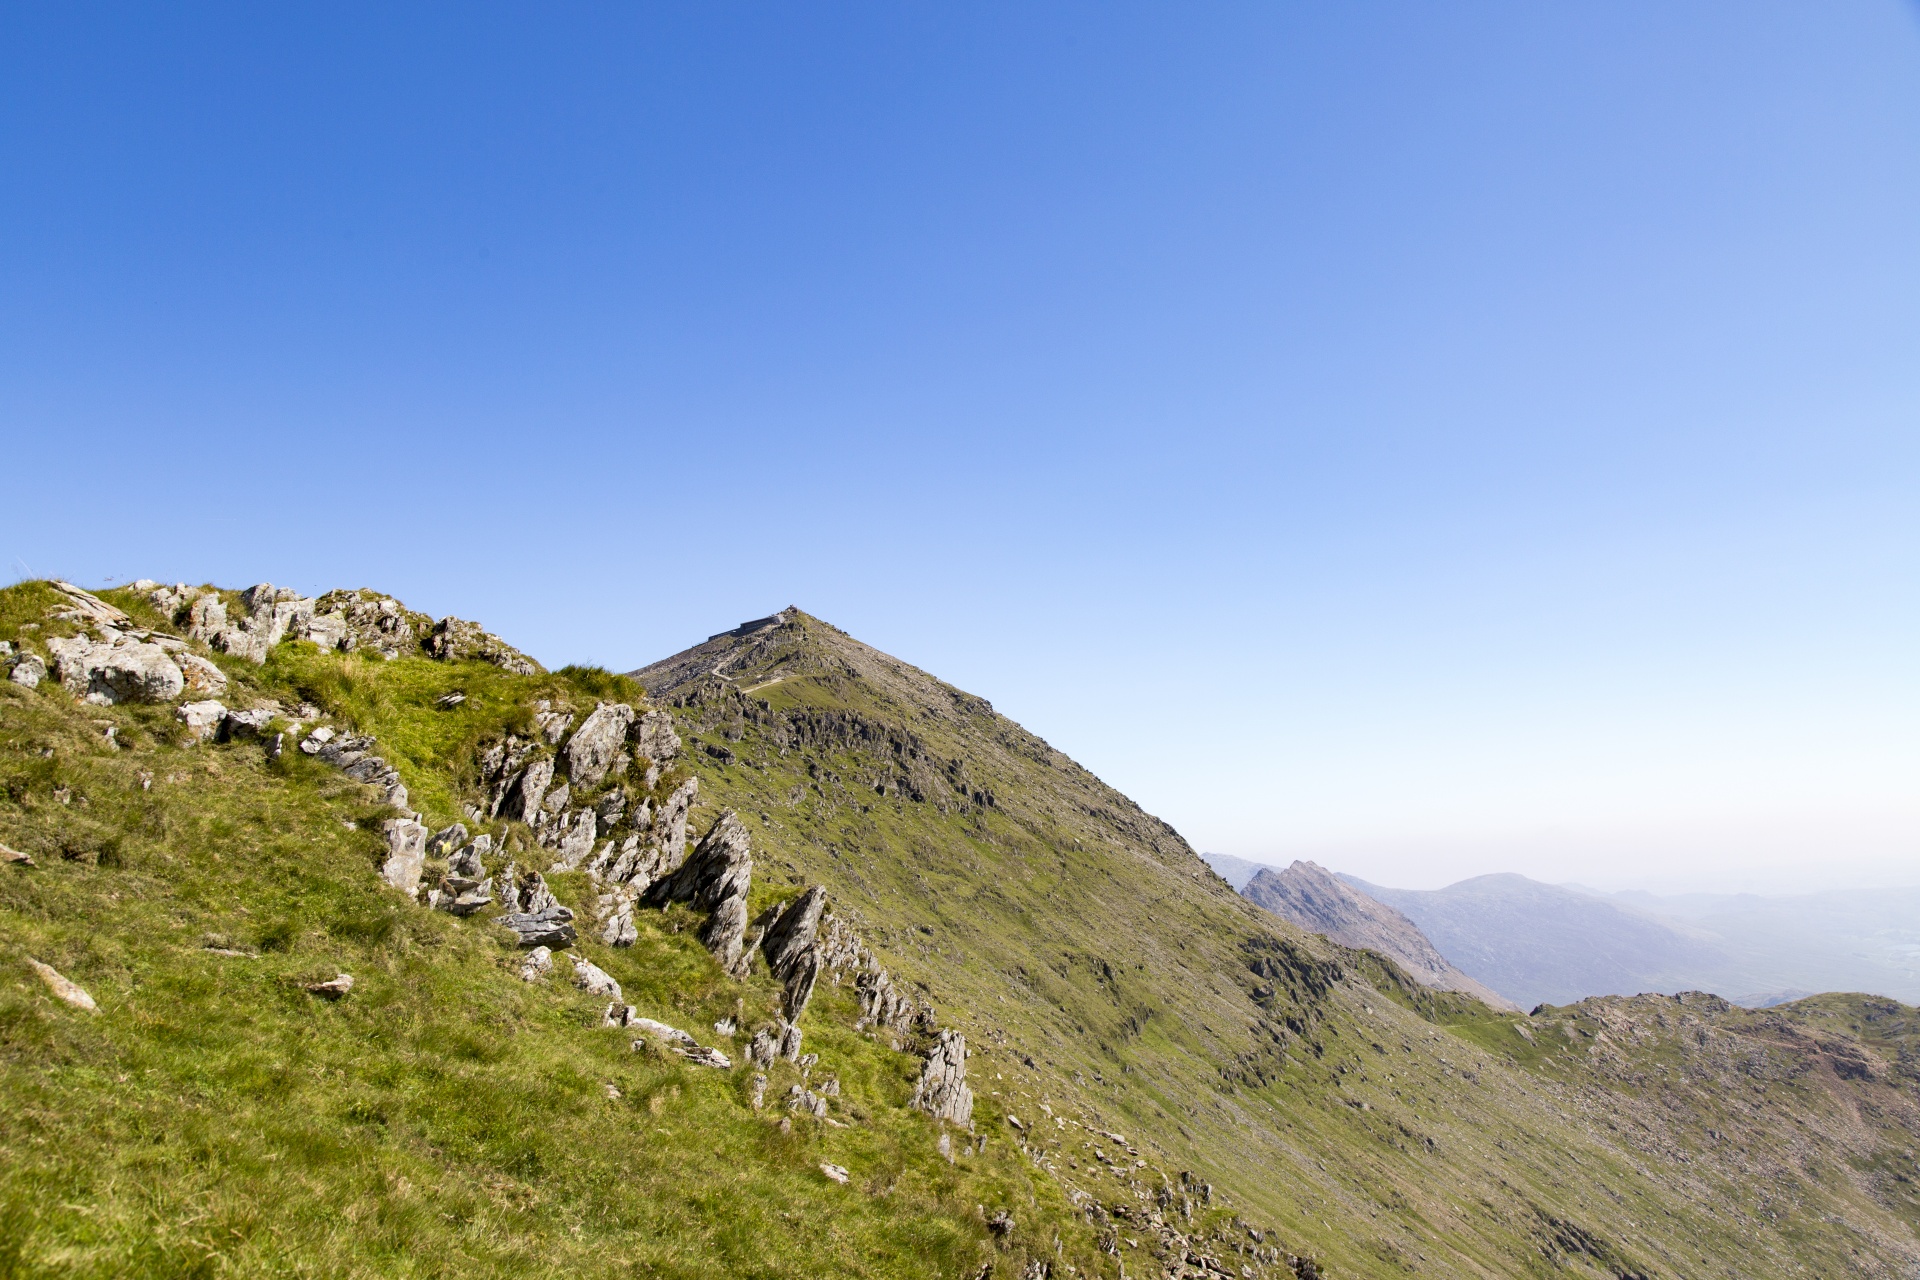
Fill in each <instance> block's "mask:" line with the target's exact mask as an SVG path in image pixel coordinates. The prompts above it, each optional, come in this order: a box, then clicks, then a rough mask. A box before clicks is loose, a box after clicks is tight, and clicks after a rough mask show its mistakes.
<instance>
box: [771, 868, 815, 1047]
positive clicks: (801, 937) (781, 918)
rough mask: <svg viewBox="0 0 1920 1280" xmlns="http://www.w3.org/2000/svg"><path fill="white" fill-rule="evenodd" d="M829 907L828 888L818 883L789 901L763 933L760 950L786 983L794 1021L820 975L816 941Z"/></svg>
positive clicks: (784, 1003) (787, 1008)
mask: <svg viewBox="0 0 1920 1280" xmlns="http://www.w3.org/2000/svg"><path fill="white" fill-rule="evenodd" d="M826 909H827V891H826V890H825V889H823V888H821V887H820V886H819V885H814V886H813V887H812V888H810V889H808V890H807V891H806V892H805V893H802V894H801V895H800V896H799V897H798V898H795V899H794V900H793V901H792V902H791V903H789V904H788V905H787V907H786V909H785V910H783V911H781V912H780V914H779V915H778V916H777V917H775V919H774V920H773V921H772V923H770V924H769V925H768V926H767V930H766V932H765V933H764V934H763V935H761V939H760V950H761V952H762V954H764V955H765V956H766V957H767V967H768V968H770V969H771V970H772V971H773V976H774V977H776V978H778V979H779V980H780V982H781V983H782V985H783V991H782V999H781V1004H782V1007H783V1010H784V1012H785V1013H786V1016H787V1019H788V1021H790V1022H798V1021H799V1020H800V1015H801V1013H802V1012H804V1011H805V1009H806V1007H807V1001H808V1000H810V999H811V998H812V997H813V988H814V984H815V983H816V982H818V981H819V978H820V968H821V964H820V952H819V948H818V946H817V945H816V944H817V941H818V938H819V933H820V919H821V917H822V916H823V915H824V914H825V913H826Z"/></svg>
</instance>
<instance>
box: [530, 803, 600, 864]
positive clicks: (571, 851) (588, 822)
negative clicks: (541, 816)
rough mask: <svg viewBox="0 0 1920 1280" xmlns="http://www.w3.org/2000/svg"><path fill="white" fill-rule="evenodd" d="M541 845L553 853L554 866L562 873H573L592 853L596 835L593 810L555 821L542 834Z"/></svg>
mask: <svg viewBox="0 0 1920 1280" xmlns="http://www.w3.org/2000/svg"><path fill="white" fill-rule="evenodd" d="M544 834H545V837H546V838H545V839H543V840H542V842H541V843H543V844H547V845H548V846H549V847H550V848H552V849H553V851H554V853H555V855H556V856H555V859H554V865H555V866H556V867H559V868H560V869H561V870H563V871H573V870H576V869H578V868H579V866H580V864H581V863H583V862H585V861H586V860H587V857H588V855H589V854H591V853H592V852H593V842H594V839H595V837H596V835H597V834H598V829H597V824H596V822H595V819H594V816H593V810H591V809H587V810H583V811H582V812H580V813H576V814H574V815H573V817H572V818H571V819H567V818H565V817H564V816H563V817H562V818H560V819H558V820H556V821H555V822H554V823H553V824H552V825H551V826H550V827H548V829H547V831H546V832H545V833H544Z"/></svg>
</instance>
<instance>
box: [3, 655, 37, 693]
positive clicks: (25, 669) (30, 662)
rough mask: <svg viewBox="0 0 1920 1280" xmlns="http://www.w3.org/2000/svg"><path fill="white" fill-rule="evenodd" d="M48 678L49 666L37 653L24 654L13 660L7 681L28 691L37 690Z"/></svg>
mask: <svg viewBox="0 0 1920 1280" xmlns="http://www.w3.org/2000/svg"><path fill="white" fill-rule="evenodd" d="M46 678H47V664H46V662H45V661H43V660H42V659H41V657H40V655H39V654H37V653H23V654H21V655H19V656H18V657H16V658H14V659H13V662H12V665H11V666H10V667H9V668H8V670H7V679H9V680H11V681H13V682H14V683H15V684H17V685H20V686H22V687H24V688H28V689H37V688H39V687H40V682H41V681H42V680H45V679H46Z"/></svg>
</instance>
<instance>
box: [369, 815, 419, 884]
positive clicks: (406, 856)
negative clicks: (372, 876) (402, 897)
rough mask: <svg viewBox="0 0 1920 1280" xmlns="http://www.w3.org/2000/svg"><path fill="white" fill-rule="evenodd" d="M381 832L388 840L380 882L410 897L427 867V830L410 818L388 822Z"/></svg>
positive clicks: (389, 820)
mask: <svg viewBox="0 0 1920 1280" xmlns="http://www.w3.org/2000/svg"><path fill="white" fill-rule="evenodd" d="M380 831H381V833H382V834H383V835H385V836H386V838H387V860H386V862H385V863H383V864H382V865H381V867H380V878H381V879H383V880H385V881H386V882H387V883H388V884H390V885H392V886H393V887H394V888H396V889H398V890H400V891H401V892H402V893H405V894H407V895H409V896H411V895H413V894H416V893H418V892H420V873H421V871H422V870H424V869H425V868H426V864H427V829H426V827H425V826H424V825H422V824H421V823H419V822H416V821H415V820H414V819H412V818H388V819H387V820H386V821H385V822H383V823H381V824H380Z"/></svg>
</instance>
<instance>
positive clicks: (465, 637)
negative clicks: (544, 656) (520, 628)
mask: <svg viewBox="0 0 1920 1280" xmlns="http://www.w3.org/2000/svg"><path fill="white" fill-rule="evenodd" d="M426 643H427V652H428V653H429V654H431V655H432V656H433V657H435V658H438V659H440V661H442V662H458V661H462V660H465V659H473V660H477V661H480V662H490V663H492V664H493V665H494V666H496V667H499V668H500V669H501V670H503V671H509V672H512V673H513V674H514V675H516V676H533V675H539V674H540V673H541V672H542V671H544V670H545V668H544V667H542V666H541V665H540V664H539V663H537V662H535V661H534V660H533V659H532V658H529V657H528V656H527V655H526V654H524V653H522V652H520V651H519V650H518V649H516V648H514V647H513V646H512V645H510V644H508V643H507V642H506V641H505V640H502V639H501V638H500V637H499V636H497V635H494V634H493V632H491V631H488V630H487V629H486V628H485V627H483V626H481V625H480V624H479V623H477V622H468V621H467V620H466V619H465V618H451V617H449V618H442V619H440V621H438V622H436V623H434V624H433V630H432V631H431V632H430V633H428V635H427V642H426Z"/></svg>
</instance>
